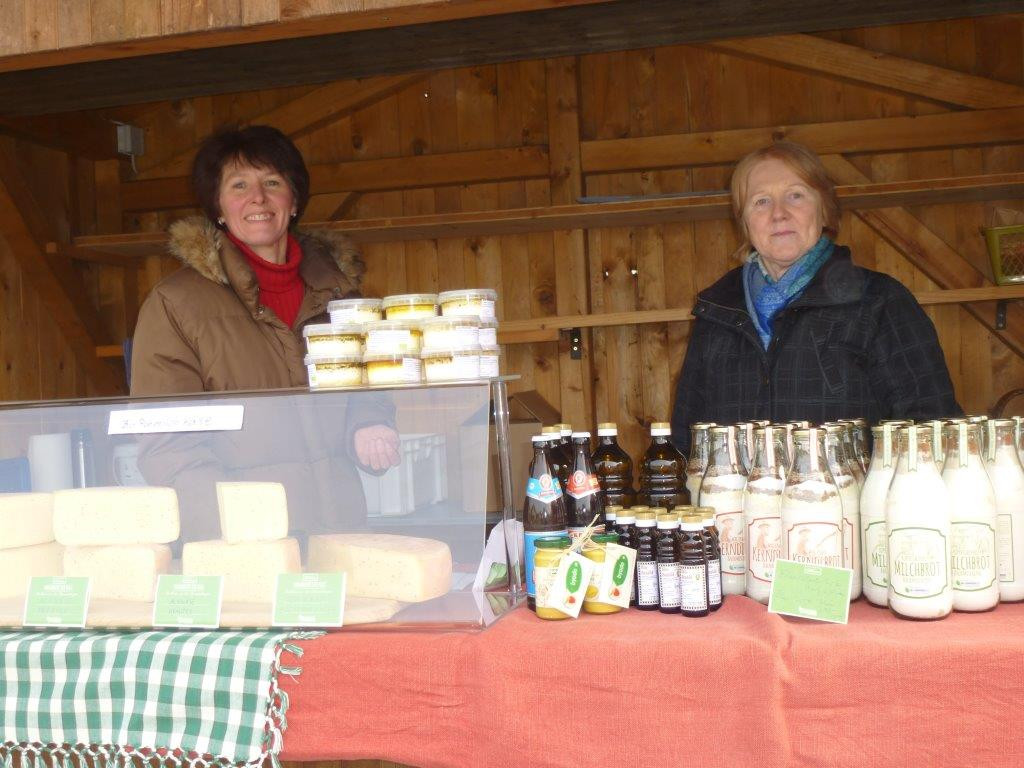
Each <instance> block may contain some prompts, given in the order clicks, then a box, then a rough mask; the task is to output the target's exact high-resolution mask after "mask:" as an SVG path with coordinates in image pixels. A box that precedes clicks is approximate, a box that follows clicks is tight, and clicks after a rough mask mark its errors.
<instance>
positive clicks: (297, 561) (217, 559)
mask: <svg viewBox="0 0 1024 768" xmlns="http://www.w3.org/2000/svg"><path fill="white" fill-rule="evenodd" d="M301 570H302V559H301V557H300V555H299V542H298V541H297V540H296V539H278V540H277V541H246V542H243V543H241V544H231V543H229V542H226V541H222V540H220V539H214V540H212V541H190V542H189V543H188V544H186V545H185V546H184V547H183V548H182V551H181V572H182V573H183V574H184V575H186V576H223V577H224V600H225V601H240V602H243V603H269V602H271V601H272V600H273V599H274V588H275V587H276V585H277V574H279V573H299V572H300V571H301Z"/></svg>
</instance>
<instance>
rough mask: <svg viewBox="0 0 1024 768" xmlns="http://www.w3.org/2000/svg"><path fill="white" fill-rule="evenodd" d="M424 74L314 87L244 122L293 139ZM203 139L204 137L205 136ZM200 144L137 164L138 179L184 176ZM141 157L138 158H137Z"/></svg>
mask: <svg viewBox="0 0 1024 768" xmlns="http://www.w3.org/2000/svg"><path fill="white" fill-rule="evenodd" d="M426 77H427V75H426V74H424V73H422V72H417V73H413V74H410V75H388V76H385V77H371V78H368V79H366V80H345V81H342V82H338V83H330V84H329V85H324V86H321V87H320V88H316V89H314V90H312V91H310V92H309V93H305V94H303V95H302V96H299V97H298V98H295V99H292V100H291V101H289V102H287V103H286V104H282V105H280V106H278V107H275V108H274V109H271V110H268V111H266V112H262V113H260V114H257V115H254V116H253V117H252V118H251V119H248V120H245V121H244V123H247V124H254V123H262V124H266V125H272V126H274V127H275V128H277V129H278V130H280V131H281V132H282V133H284V134H286V135H288V136H290V137H291V138H293V139H297V138H300V137H302V136H305V135H306V134H307V133H310V132H311V131H314V130H316V129H317V128H320V127H322V126H324V125H326V124H327V123H330V122H332V121H334V120H339V119H341V118H343V117H346V116H348V115H351V114H352V113H353V112H355V111H356V110H358V109H362V108H363V107H366V106H368V105H370V104H373V103H374V102H377V101H379V100H381V99H383V98H385V97H387V96H390V95H391V94H393V93H395V92H396V91H400V90H401V89H403V88H405V87H406V86H408V85H412V84H414V83H417V82H419V81H420V80H423V79H425V78H426ZM204 138H205V137H204ZM198 148H199V145H198V144H196V145H194V146H191V147H189V148H188V149H186V150H184V151H182V152H179V153H178V154H176V155H174V156H173V157H171V158H168V159H167V160H164V161H162V162H158V163H154V164H152V165H150V164H148V163H142V164H140V168H139V171H140V172H139V174H138V176H137V177H136V178H139V179H154V178H161V177H164V176H185V175H187V174H188V172H189V169H190V167H191V165H192V158H194V157H195V153H196V150H197V149H198ZM140 160H141V158H140Z"/></svg>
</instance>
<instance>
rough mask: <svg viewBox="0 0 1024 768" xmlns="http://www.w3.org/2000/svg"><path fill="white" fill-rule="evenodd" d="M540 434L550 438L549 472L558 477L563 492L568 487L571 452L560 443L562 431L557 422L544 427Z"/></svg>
mask: <svg viewBox="0 0 1024 768" xmlns="http://www.w3.org/2000/svg"><path fill="white" fill-rule="evenodd" d="M541 434H544V435H547V436H548V438H549V440H550V442H549V443H548V458H549V460H550V462H551V464H550V466H551V474H552V476H554V477H557V478H558V482H559V483H560V484H561V486H562V491H563V492H565V489H566V488H568V487H569V467H571V466H572V454H571V453H568V452H566V450H565V446H563V445H562V431H561V429H560V428H559V425H558V424H555V425H553V426H550V427H544V428H543V429H542V430H541Z"/></svg>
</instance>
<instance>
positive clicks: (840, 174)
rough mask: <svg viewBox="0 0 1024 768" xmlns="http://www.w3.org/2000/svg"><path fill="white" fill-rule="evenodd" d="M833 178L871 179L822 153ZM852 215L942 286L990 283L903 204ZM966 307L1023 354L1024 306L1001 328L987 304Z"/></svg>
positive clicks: (848, 181)
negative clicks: (898, 206)
mask: <svg viewBox="0 0 1024 768" xmlns="http://www.w3.org/2000/svg"><path fill="white" fill-rule="evenodd" d="M822 161H823V162H824V163H825V167H826V168H827V169H828V172H829V174H830V175H831V176H832V178H833V180H834V181H836V182H837V183H841V184H864V183H867V182H869V181H870V179H869V178H868V177H867V176H865V175H864V174H863V173H861V171H860V170H859V169H858V168H857V167H856V166H855V165H853V163H851V162H850V161H849V160H847V159H846V158H844V157H840V156H838V155H828V156H825V157H822ZM854 213H855V215H856V216H857V217H858V218H860V219H861V220H862V221H863V222H864V223H865V224H867V225H868V226H869V227H870V228H871V229H872V230H874V231H875V232H876V233H877V234H878V235H879V236H880V237H881V238H882V239H883V240H885V241H886V242H887V243H889V244H890V245H891V246H892V247H893V248H895V249H896V250H897V251H898V252H899V253H900V254H901V255H903V256H904V257H905V258H906V259H907V260H908V261H910V263H911V264H913V265H914V266H915V267H917V268H918V269H920V270H921V271H922V272H923V273H924V274H925V275H927V276H928V278H929V279H931V280H933V281H935V282H936V283H938V284H939V286H940V287H942V288H950V289H960V288H984V287H988V286H991V285H992V283H991V281H989V280H988V279H987V278H986V277H985V275H983V274H982V273H981V272H979V271H978V270H977V269H976V268H975V267H974V265H973V264H971V263H970V262H969V261H967V260H966V259H965V258H963V257H962V256H961V255H960V254H959V253H957V252H956V251H955V250H954V249H953V248H951V247H950V246H949V245H948V244H947V243H946V242H945V241H944V240H943V239H942V238H941V237H939V236H938V235H936V234H935V233H934V232H933V231H932V230H931V229H929V228H928V227H926V226H925V225H924V224H923V223H922V222H921V221H920V220H919V219H918V218H916V217H915V216H913V215H912V214H911V213H910V212H909V211H907V210H906V209H905V208H879V209H875V210H857V211H855V212H854ZM965 309H967V311H968V312H970V313H971V314H972V315H973V316H974V317H975V318H976V319H977V320H978V321H979V322H980V323H981V324H982V325H984V326H985V327H986V328H988V329H989V331H991V332H992V333H993V334H995V335H996V336H998V337H999V338H1000V339H1002V341H1003V342H1005V343H1006V345H1007V346H1008V347H1009V348H1010V349H1012V350H1013V351H1014V352H1016V353H1017V354H1018V355H1020V356H1021V357H1024V309H1022V308H1021V307H1020V306H1017V305H1016V304H1014V305H1010V306H1009V307H1008V308H1007V323H1006V328H1005V329H1004V330H999V329H997V328H996V326H995V313H994V312H993V311H989V310H988V308H987V307H984V306H982V305H977V304H974V305H972V304H967V305H965Z"/></svg>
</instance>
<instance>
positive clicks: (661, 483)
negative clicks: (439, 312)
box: [637, 421, 690, 510]
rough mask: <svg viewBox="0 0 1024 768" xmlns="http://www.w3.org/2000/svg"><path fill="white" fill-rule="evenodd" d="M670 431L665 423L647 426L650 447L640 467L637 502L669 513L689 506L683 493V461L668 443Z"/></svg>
mask: <svg viewBox="0 0 1024 768" xmlns="http://www.w3.org/2000/svg"><path fill="white" fill-rule="evenodd" d="M671 436H672V427H671V425H670V424H669V423H668V422H666V421H656V422H654V423H653V424H651V445H650V447H649V448H648V449H647V452H646V453H645V454H644V459H643V463H642V464H641V466H640V492H639V493H638V494H637V500H638V501H640V503H642V504H649V505H650V506H652V507H658V506H661V507H665V508H666V509H668V510H672V509H674V508H675V507H677V506H678V505H680V504H689V503H690V498H689V494H688V493H687V492H686V459H684V458H683V455H682V454H681V453H680V452H679V450H678V449H677V448H676V447H675V446H674V445H673V444H672V441H671V440H670V439H669V438H670V437H671Z"/></svg>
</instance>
